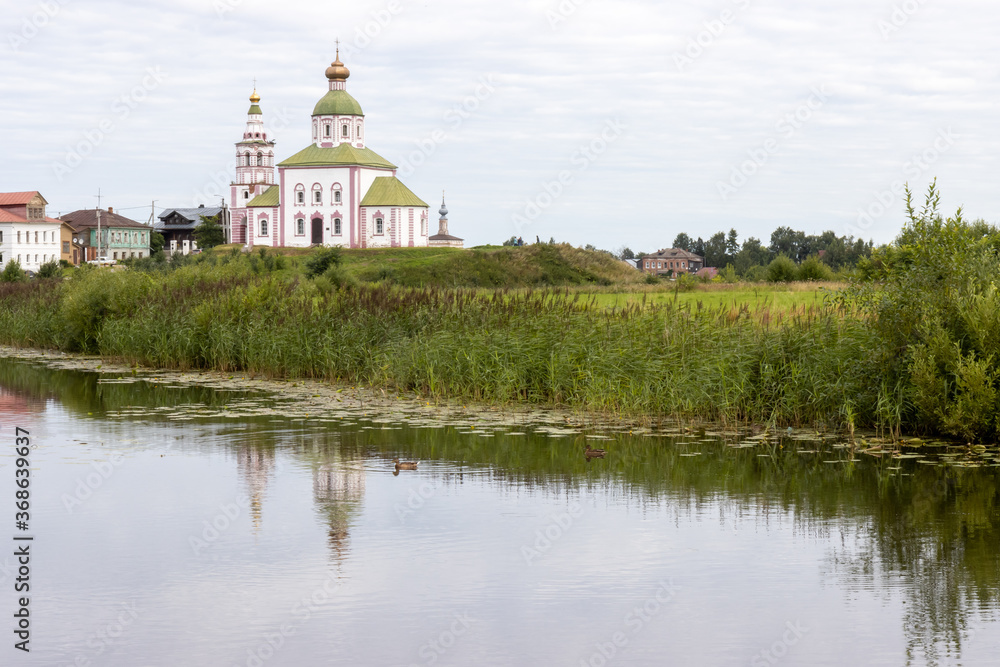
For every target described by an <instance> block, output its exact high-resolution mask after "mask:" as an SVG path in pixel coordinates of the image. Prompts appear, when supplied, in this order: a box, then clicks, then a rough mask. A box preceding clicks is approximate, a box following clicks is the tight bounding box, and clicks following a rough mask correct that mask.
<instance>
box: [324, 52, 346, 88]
mask: <svg viewBox="0 0 1000 667" xmlns="http://www.w3.org/2000/svg"><path fill="white" fill-rule="evenodd" d="M349 76H351V70H349V69H347V68H346V67H344V63H342V62H340V49H337V59H336V60H334V61H333V62H332V63H330V66H329V67H327V68H326V78H328V79H330V81H345V80H346V79H347V77H349Z"/></svg>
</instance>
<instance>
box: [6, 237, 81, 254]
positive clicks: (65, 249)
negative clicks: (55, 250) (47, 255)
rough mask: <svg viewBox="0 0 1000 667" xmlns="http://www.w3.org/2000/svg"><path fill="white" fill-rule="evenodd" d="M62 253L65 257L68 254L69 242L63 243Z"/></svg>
mask: <svg viewBox="0 0 1000 667" xmlns="http://www.w3.org/2000/svg"><path fill="white" fill-rule="evenodd" d="M0 240H2V239H0ZM62 251H63V254H65V255H68V254H69V241H63V249H62Z"/></svg>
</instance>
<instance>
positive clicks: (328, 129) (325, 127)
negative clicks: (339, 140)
mask: <svg viewBox="0 0 1000 667" xmlns="http://www.w3.org/2000/svg"><path fill="white" fill-rule="evenodd" d="M324 129H325V131H326V136H328V137H329V136H330V125H329V124H327V125H325V126H324Z"/></svg>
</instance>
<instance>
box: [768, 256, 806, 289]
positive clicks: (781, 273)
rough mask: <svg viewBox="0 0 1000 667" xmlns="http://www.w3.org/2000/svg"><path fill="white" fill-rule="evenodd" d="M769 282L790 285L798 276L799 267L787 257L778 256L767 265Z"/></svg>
mask: <svg viewBox="0 0 1000 667" xmlns="http://www.w3.org/2000/svg"><path fill="white" fill-rule="evenodd" d="M766 276H767V281H768V282H770V283H790V282H792V281H793V280H795V278H796V277H797V276H798V267H796V266H795V262H793V261H792V260H791V259H790V258H789V257H788V256H786V255H778V256H777V257H775V258H774V259H773V260H771V263H770V264H768V265H767V274H766Z"/></svg>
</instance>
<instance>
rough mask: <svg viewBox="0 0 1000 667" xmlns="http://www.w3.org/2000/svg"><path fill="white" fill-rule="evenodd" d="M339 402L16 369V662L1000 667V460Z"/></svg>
mask: <svg viewBox="0 0 1000 667" xmlns="http://www.w3.org/2000/svg"><path fill="white" fill-rule="evenodd" d="M236 382H238V378H236V380H234V383H236ZM336 406H337V404H336V403H335V404H333V405H330V406H328V407H327V408H326V409H321V410H317V408H316V407H315V406H310V407H308V408H303V405H302V404H301V401H300V400H299V399H296V398H287V397H286V398H284V399H281V398H275V397H272V396H268V395H265V394H262V393H257V392H245V391H239V390H238V388H237V386H235V384H230V385H225V386H222V387H219V388H212V387H206V386H201V385H199V386H191V385H186V384H183V383H180V382H173V381H170V382H163V381H156V380H154V379H153V378H152V377H151V376H143V375H142V374H139V375H136V376H133V375H131V374H117V373H108V372H82V371H75V370H62V369H54V368H52V367H49V366H47V365H46V364H44V363H39V362H26V361H23V360H14V359H0V427H2V430H0V433H2V434H3V435H2V438H3V440H4V441H5V442H4V446H3V447H2V448H0V498H6V499H8V501H7V502H5V503H0V518H2V520H0V525H5V526H7V528H6V530H0V540H2V541H5V542H7V543H8V545H13V544H16V543H15V542H13V541H12V538H13V537H15V536H18V535H22V536H23V535H25V534H30V535H31V536H33V537H34V541H33V542H31V564H30V567H31V575H30V577H31V579H30V586H31V597H30V604H29V607H30V614H31V616H30V617H31V625H30V629H31V639H30V649H31V651H30V653H27V654H25V653H22V652H21V651H18V650H16V649H15V648H14V644H15V642H16V641H18V640H17V639H16V637H15V636H14V635H13V634H12V633H11V632H10V630H8V631H7V633H6V637H7V640H6V645H5V646H3V647H2V648H0V664H18V665H21V664H23V665H57V666H61V665H73V666H78V665H79V666H83V665H128V666H130V667H135V666H143V665H157V666H160V665H162V666H176V665H209V666H225V667H235V666H241V667H248V666H255V665H256V666H263V665H268V666H271V665H567V666H572V667H577V666H581V665H591V666H593V667H601V666H602V665H751V666H758V665H768V666H770V665H994V664H997V655H1000V624H998V622H997V621H998V611H1000V609H998V606H1000V605H998V597H1000V596H998V591H1000V513H998V500H1000V498H998V493H997V481H998V475H997V473H998V470H1000V468H998V467H997V466H998V465H1000V463H998V459H1000V454H998V453H997V452H996V450H995V449H987V450H986V451H981V450H970V449H967V448H962V447H945V446H941V443H932V442H928V443H912V444H913V445H914V447H912V448H910V449H907V450H904V451H905V452H906V454H905V457H904V458H896V457H894V456H892V455H889V454H881V455H877V454H880V451H879V448H880V446H879V445H878V444H877V443H874V442H873V441H871V440H870V439H869V440H868V441H866V442H865V443H864V444H859V445H858V447H857V448H854V449H852V448H850V447H845V446H844V445H843V443H841V442H839V441H838V440H837V439H835V438H831V437H828V436H820V435H815V436H812V437H811V438H810V439H807V438H806V436H803V435H801V434H798V433H791V434H788V433H782V437H780V438H779V437H768V436H766V435H763V434H762V435H757V436H753V435H752V434H742V435H737V434H728V435H726V434H712V433H683V432H681V433H670V432H666V431H665V432H657V431H650V430H639V429H633V430H632V432H631V433H630V432H629V429H628V428H627V427H624V428H619V429H604V430H596V429H587V428H583V427H580V426H578V425H574V424H572V423H564V424H559V423H553V420H549V421H548V422H547V423H539V424H533V423H530V420H527V419H526V418H518V417H515V418H511V419H505V418H498V416H497V415H495V413H493V414H491V416H490V418H489V419H486V418H482V417H477V416H475V415H474V414H473V413H470V415H469V416H467V417H463V418H456V417H454V416H453V415H452V416H441V417H435V416H434V414H432V413H430V412H425V413H421V412H418V411H415V410H411V411H409V412H407V411H406V410H402V411H386V410H379V409H372V408H371V407H370V406H369V407H368V408H367V409H362V408H358V407H356V406H346V407H336ZM555 421H556V422H558V420H555ZM15 427H21V428H23V429H27V430H28V431H29V432H30V437H31V441H32V443H33V445H34V448H33V449H32V450H31V456H30V459H31V461H30V464H31V487H30V489H31V519H30V530H29V531H28V532H27V533H22V532H21V531H18V530H16V529H15V526H14V513H15V511H16V510H15V508H14V500H13V498H14V492H15V484H14V480H15V469H16V461H15V455H14V437H15V435H14V429H15ZM585 445H590V446H592V447H595V448H596V447H600V448H604V449H606V450H607V452H608V453H607V456H606V458H604V459H593V460H589V461H588V460H587V458H586V457H585V456H584V454H583V451H584V446H585ZM917 445H919V446H917ZM859 449H867V450H868V453H866V454H862V453H859ZM395 457H400V458H402V459H404V460H419V467H418V469H417V470H415V471H410V470H404V471H400V472H399V473H398V474H394V473H395V470H394V466H393V464H392V459H393V458H395ZM13 551H14V547H9V548H4V549H2V551H0V554H3V555H0V610H2V613H3V614H4V615H5V616H6V617H7V618H8V619H10V618H11V614H13V613H14V612H15V611H17V608H18V597H19V594H16V593H15V592H14V588H13V587H14V583H15V578H16V577H17V576H18V575H17V570H16V558H15V557H14V556H13ZM13 625H14V624H13V623H12V622H10V621H8V626H10V627H13Z"/></svg>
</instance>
